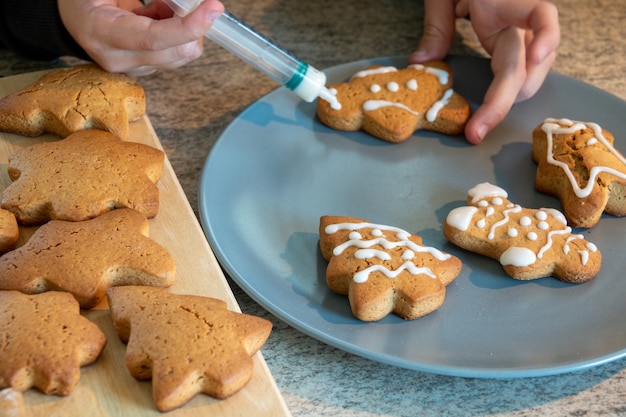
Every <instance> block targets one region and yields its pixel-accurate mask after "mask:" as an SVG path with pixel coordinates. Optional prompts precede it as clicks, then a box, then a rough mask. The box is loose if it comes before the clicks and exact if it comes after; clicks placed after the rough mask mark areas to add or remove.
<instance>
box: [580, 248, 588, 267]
mask: <svg viewBox="0 0 626 417" xmlns="http://www.w3.org/2000/svg"><path fill="white" fill-rule="evenodd" d="M578 254H579V255H580V263H582V264H583V265H587V262H588V261H589V252H588V251H586V250H579V251H578Z"/></svg>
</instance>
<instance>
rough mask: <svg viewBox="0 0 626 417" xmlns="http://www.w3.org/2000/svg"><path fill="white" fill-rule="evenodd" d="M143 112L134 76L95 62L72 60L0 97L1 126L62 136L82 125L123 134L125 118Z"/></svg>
mask: <svg viewBox="0 0 626 417" xmlns="http://www.w3.org/2000/svg"><path fill="white" fill-rule="evenodd" d="M145 112H146V98H145V94H144V91H143V88H142V87H141V85H139V83H137V81H136V80H135V79H133V78H131V77H129V76H127V75H124V74H113V73H110V72H107V71H105V70H103V69H102V68H100V67H99V66H97V65H95V64H86V65H77V66H74V67H70V68H63V69H58V70H53V71H50V72H48V73H46V74H44V75H43V76H42V77H41V78H39V79H38V80H37V81H35V82H34V83H33V84H31V85H30V86H28V87H25V88H23V89H21V90H19V91H16V92H14V93H12V94H9V95H8V96H6V97H4V98H2V99H0V130H3V131H5V132H12V133H17V134H20V135H25V136H37V135H40V134H42V133H54V134H56V135H59V136H60V137H62V138H64V137H66V136H68V135H69V134H70V133H73V132H76V131H79V130H83V129H102V130H107V131H109V132H111V133H113V134H114V135H115V136H117V137H119V138H121V139H126V138H127V137H128V131H129V125H128V124H129V122H132V121H134V120H136V119H139V118H140V117H142V116H143V115H144V114H145Z"/></svg>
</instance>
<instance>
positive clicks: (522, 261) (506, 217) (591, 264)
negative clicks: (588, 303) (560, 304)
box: [443, 183, 602, 283]
mask: <svg viewBox="0 0 626 417" xmlns="http://www.w3.org/2000/svg"><path fill="white" fill-rule="evenodd" d="M468 195H469V197H468V205H467V206H463V207H458V208H455V209H454V210H452V211H451V212H450V213H449V214H448V216H447V218H446V221H445V223H444V227H443V233H444V235H445V236H446V238H448V240H450V242H452V243H454V244H455V245H457V246H459V247H461V248H463V249H466V250H469V251H471V252H475V253H478V254H480V255H484V256H487V257H490V258H493V259H497V260H499V261H500V264H502V266H503V267H504V270H505V272H506V273H507V274H508V275H509V276H511V277H512V278H515V279H519V280H530V279H535V278H542V277H547V276H554V277H556V278H558V279H559V280H561V281H565V282H571V283H581V282H585V281H588V280H590V279H592V278H594V277H595V276H596V275H597V274H598V272H599V271H600V266H601V264H602V256H601V254H600V251H599V250H598V249H597V248H596V246H595V245H594V244H593V243H591V242H589V241H587V240H586V239H585V238H584V237H583V236H582V235H579V234H573V233H572V229H571V228H570V227H569V226H567V221H566V220H565V216H563V214H562V213H561V212H560V211H558V210H556V209H550V208H543V209H528V208H522V207H521V206H520V205H518V204H513V203H511V202H510V201H509V200H507V197H508V195H507V192H506V191H504V190H503V189H502V188H500V187H497V186H495V185H492V184H489V183H482V184H478V185H477V186H476V187H474V188H472V189H470V190H469V193H468Z"/></svg>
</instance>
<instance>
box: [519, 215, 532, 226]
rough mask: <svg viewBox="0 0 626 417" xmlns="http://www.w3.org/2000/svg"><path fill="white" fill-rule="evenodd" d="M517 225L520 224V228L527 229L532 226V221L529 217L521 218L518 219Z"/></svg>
mask: <svg viewBox="0 0 626 417" xmlns="http://www.w3.org/2000/svg"><path fill="white" fill-rule="evenodd" d="M519 224H520V225H521V226H524V227H528V226H530V225H531V224H533V221H532V220H530V217H528V216H522V217H520V219H519Z"/></svg>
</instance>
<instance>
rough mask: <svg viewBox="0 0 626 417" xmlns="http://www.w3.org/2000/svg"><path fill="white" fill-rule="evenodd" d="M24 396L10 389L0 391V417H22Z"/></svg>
mask: <svg viewBox="0 0 626 417" xmlns="http://www.w3.org/2000/svg"><path fill="white" fill-rule="evenodd" d="M24 411H25V409H24V395H23V394H22V392H21V391H17V390H15V389H13V388H11V387H9V388H5V389H0V417H21V416H23V415H24Z"/></svg>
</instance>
